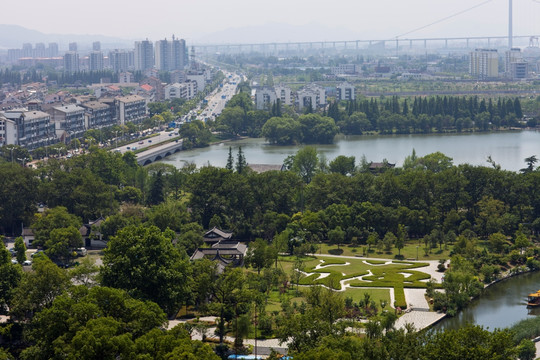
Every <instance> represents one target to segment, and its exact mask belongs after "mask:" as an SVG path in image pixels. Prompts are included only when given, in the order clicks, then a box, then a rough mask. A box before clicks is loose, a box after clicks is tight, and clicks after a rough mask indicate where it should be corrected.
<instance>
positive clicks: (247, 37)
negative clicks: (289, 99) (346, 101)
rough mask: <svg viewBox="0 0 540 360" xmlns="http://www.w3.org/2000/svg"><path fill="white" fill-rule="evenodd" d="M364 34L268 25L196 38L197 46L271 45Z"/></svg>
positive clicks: (320, 27) (316, 26) (313, 26)
mask: <svg viewBox="0 0 540 360" xmlns="http://www.w3.org/2000/svg"><path fill="white" fill-rule="evenodd" d="M362 35H363V34H360V33H357V32H355V31H351V30H350V29H346V28H330V27H326V26H324V25H320V24H316V23H310V24H305V25H290V24H283V23H267V24H262V25H254V26H244V27H236V28H229V29H225V30H222V31H218V32H214V33H211V34H208V35H205V36H202V37H200V38H194V39H193V41H194V43H196V44H227V43H229V44H231V43H232V44H237V43H271V42H298V41H325V40H358V39H362V38H367V36H362Z"/></svg>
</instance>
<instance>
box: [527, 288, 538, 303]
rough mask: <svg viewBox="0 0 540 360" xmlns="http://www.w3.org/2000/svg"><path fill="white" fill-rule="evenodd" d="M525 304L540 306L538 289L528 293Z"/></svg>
mask: <svg viewBox="0 0 540 360" xmlns="http://www.w3.org/2000/svg"><path fill="white" fill-rule="evenodd" d="M527 306H530V307H533V306H540V290H538V291H537V292H535V293H532V294H529V298H528V299H527Z"/></svg>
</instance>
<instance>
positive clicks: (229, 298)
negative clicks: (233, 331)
mask: <svg viewBox="0 0 540 360" xmlns="http://www.w3.org/2000/svg"><path fill="white" fill-rule="evenodd" d="M212 291H213V294H212V296H213V301H212V303H211V308H212V309H213V310H214V312H215V313H217V314H218V316H219V320H218V325H217V329H216V333H217V334H218V335H219V342H220V344H222V343H223V338H224V337H225V322H226V321H229V320H231V319H232V318H233V317H234V316H235V315H239V314H242V313H246V312H247V310H248V309H247V307H246V305H247V304H248V303H249V302H250V301H249V300H250V298H251V294H248V293H247V292H246V291H247V289H246V288H245V277H244V274H243V272H242V269H240V268H232V267H226V268H225V271H224V272H223V273H222V274H221V275H220V276H218V278H217V279H216V280H215V281H214V286H213V288H212Z"/></svg>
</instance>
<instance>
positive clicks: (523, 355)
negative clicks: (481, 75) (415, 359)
mask: <svg viewBox="0 0 540 360" xmlns="http://www.w3.org/2000/svg"><path fill="white" fill-rule="evenodd" d="M516 100H517V98H516ZM518 356H519V359H520V360H534V359H535V358H536V347H535V345H534V342H533V341H532V340H529V339H523V340H521V342H520V343H519V347H518Z"/></svg>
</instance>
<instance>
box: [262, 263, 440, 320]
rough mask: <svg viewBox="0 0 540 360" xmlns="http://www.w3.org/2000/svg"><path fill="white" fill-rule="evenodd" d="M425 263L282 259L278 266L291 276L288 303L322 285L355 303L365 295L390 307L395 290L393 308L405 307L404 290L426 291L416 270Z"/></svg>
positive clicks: (272, 303) (422, 276)
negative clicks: (313, 287) (340, 292)
mask: <svg viewBox="0 0 540 360" xmlns="http://www.w3.org/2000/svg"><path fill="white" fill-rule="evenodd" d="M427 265H428V263H415V262H414V263H413V262H407V261H398V260H370V259H362V258H358V259H348V258H346V259H342V258H333V257H325V256H318V257H301V258H296V257H281V258H280V260H279V262H278V266H279V267H280V268H281V269H282V270H283V271H284V272H285V273H286V274H291V280H292V284H291V289H289V291H288V292H287V294H288V295H287V296H289V297H290V298H291V301H294V298H296V300H300V298H301V296H302V295H301V293H302V290H303V289H305V288H306V287H309V286H314V285H323V286H325V287H327V288H331V289H333V290H336V291H343V295H344V297H345V298H352V299H353V301H358V300H359V299H361V298H363V297H364V294H365V293H368V294H369V295H370V297H371V298H372V299H374V300H375V302H376V303H377V304H379V303H380V302H381V301H384V302H385V303H387V304H389V303H390V292H389V290H388V289H390V288H393V289H394V296H395V304H394V305H395V306H396V307H400V308H402V309H404V308H406V307H407V302H406V299H405V294H404V288H425V287H426V281H427V280H429V279H430V276H429V275H428V274H426V273H424V272H421V271H418V270H416V269H418V268H421V267H424V266H427ZM278 302H279V296H278V295H277V292H276V294H275V295H274V296H272V297H271V299H270V302H269V303H270V307H269V308H268V309H267V310H269V311H272V310H277V308H276V305H278Z"/></svg>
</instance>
